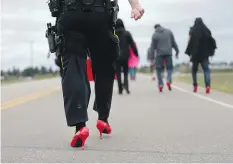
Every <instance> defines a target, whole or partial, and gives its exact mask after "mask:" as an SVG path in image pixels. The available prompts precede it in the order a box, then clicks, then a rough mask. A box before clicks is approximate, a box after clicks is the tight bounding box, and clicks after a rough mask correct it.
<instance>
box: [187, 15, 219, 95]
mask: <svg viewBox="0 0 233 164" xmlns="http://www.w3.org/2000/svg"><path fill="white" fill-rule="evenodd" d="M189 36H190V38H189V43H188V46H187V49H186V51H185V54H187V55H188V56H189V57H190V61H191V62H192V78H193V86H194V92H197V87H198V83H197V72H198V65H199V63H200V64H201V67H202V69H203V72H204V79H205V86H206V93H209V92H210V85H211V79H210V68H209V57H210V56H213V55H214V53H215V49H216V48H217V46H216V42H215V40H214V38H213V37H212V34H211V31H210V30H209V29H208V28H207V26H206V25H205V24H204V22H203V20H202V18H196V19H195V22H194V26H193V27H191V28H190V32H189Z"/></svg>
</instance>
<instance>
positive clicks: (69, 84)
mask: <svg viewBox="0 0 233 164" xmlns="http://www.w3.org/2000/svg"><path fill="white" fill-rule="evenodd" d="M109 20H110V19H109V16H108V13H107V12H106V11H102V12H86V13H84V12H81V11H72V12H66V13H65V14H63V15H62V16H61V17H60V18H59V20H58V29H59V30H58V31H59V32H60V33H62V34H63V35H64V52H63V53H62V63H63V75H62V90H63V98H64V107H65V114H66V120H67V125H68V126H74V125H75V124H77V123H80V122H86V121H87V120H88V115H87V108H88V104H89V99H90V93H91V90H90V84H89V81H88V79H87V68H86V58H87V49H88V50H89V52H90V57H91V60H92V69H93V75H94V81H95V97H96V100H95V101H96V108H97V111H98V115H99V118H98V119H100V120H106V119H107V118H108V117H109V112H110V108H111V101H112V92H113V83H114V74H115V67H114V66H113V65H114V62H115V61H116V59H117V57H118V53H117V50H118V49H119V41H118V39H117V37H115V36H114V35H113V31H112V29H111V26H110V22H109Z"/></svg>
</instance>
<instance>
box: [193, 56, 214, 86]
mask: <svg viewBox="0 0 233 164" xmlns="http://www.w3.org/2000/svg"><path fill="white" fill-rule="evenodd" d="M199 63H200V64H201V67H202V69H203V72H204V79H205V86H206V87H207V86H210V68H209V59H208V58H207V59H204V60H201V61H197V62H193V66H192V77H193V86H195V87H196V86H197V85H198V83H197V71H198V65H199Z"/></svg>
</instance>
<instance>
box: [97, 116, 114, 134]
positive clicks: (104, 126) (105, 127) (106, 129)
mask: <svg viewBox="0 0 233 164" xmlns="http://www.w3.org/2000/svg"><path fill="white" fill-rule="evenodd" d="M96 128H97V129H98V130H99V132H100V139H102V133H105V134H110V133H111V132H112V129H111V127H110V125H109V124H108V123H106V122H104V121H102V120H98V121H97V124H96Z"/></svg>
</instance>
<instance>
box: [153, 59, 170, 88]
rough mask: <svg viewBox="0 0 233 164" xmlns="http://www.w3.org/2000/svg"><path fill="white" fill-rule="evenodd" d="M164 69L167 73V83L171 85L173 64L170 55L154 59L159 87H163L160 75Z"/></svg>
mask: <svg viewBox="0 0 233 164" xmlns="http://www.w3.org/2000/svg"><path fill="white" fill-rule="evenodd" d="M164 62H165V65H164ZM165 68H166V71H167V82H169V83H172V72H173V63H172V56H171V55H167V56H158V57H156V73H157V78H158V85H159V86H163V85H164V83H163V77H162V74H163V73H164V72H165Z"/></svg>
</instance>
